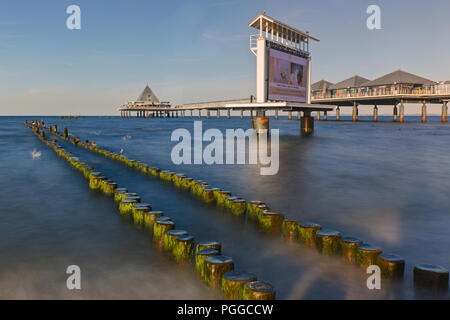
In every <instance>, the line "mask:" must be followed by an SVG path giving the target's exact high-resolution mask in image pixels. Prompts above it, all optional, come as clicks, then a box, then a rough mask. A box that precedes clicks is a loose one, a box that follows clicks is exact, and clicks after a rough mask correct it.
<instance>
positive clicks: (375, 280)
mask: <svg viewBox="0 0 450 320" xmlns="http://www.w3.org/2000/svg"><path fill="white" fill-rule="evenodd" d="M366 272H367V274H370V275H371V276H370V277H369V278H367V282H366V284H367V289H369V290H373V289H377V290H380V289H381V269H380V267H379V266H377V265H371V266H368V267H367V270H366Z"/></svg>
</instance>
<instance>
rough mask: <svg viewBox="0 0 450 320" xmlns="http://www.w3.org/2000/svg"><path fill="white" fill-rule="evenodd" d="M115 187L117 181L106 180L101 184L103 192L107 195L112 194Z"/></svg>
mask: <svg viewBox="0 0 450 320" xmlns="http://www.w3.org/2000/svg"><path fill="white" fill-rule="evenodd" d="M116 188H117V183H115V182H108V183H105V184H103V185H102V190H103V193H104V194H105V195H107V196H112V195H113V194H114V190H115V189H116Z"/></svg>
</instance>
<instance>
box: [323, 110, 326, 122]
mask: <svg viewBox="0 0 450 320" xmlns="http://www.w3.org/2000/svg"><path fill="white" fill-rule="evenodd" d="M323 120H324V121H327V111H324V112H323Z"/></svg>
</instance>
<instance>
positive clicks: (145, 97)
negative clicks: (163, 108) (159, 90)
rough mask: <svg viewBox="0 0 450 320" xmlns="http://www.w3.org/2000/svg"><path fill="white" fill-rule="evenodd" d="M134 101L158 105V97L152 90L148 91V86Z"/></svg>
mask: <svg viewBox="0 0 450 320" xmlns="http://www.w3.org/2000/svg"><path fill="white" fill-rule="evenodd" d="M136 101H143V102H152V103H153V104H160V101H159V99H158V97H157V96H156V95H155V94H154V93H153V91H152V89H150V87H149V85H147V86H146V87H145V88H144V90H143V91H142V93H141V94H140V95H139V97H138V98H137V99H136Z"/></svg>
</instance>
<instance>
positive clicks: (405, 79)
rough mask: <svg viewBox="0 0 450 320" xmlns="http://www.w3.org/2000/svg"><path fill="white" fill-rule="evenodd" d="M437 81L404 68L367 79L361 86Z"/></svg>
mask: <svg viewBox="0 0 450 320" xmlns="http://www.w3.org/2000/svg"><path fill="white" fill-rule="evenodd" d="M435 83H436V82H435V81H432V80H429V79H426V78H423V77H420V76H417V75H415V74H412V73H409V72H406V71H403V70H400V69H399V70H396V71H394V72H391V73H388V74H385V75H384V76H381V77H379V78H376V79H374V80H370V81H367V82H365V83H362V84H361V87H374V86H381V85H390V84H421V85H427V84H435Z"/></svg>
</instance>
